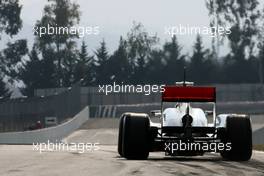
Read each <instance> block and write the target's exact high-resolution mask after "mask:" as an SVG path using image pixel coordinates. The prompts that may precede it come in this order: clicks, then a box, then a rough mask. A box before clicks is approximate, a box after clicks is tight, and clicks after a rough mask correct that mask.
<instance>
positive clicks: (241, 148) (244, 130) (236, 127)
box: [221, 117, 252, 161]
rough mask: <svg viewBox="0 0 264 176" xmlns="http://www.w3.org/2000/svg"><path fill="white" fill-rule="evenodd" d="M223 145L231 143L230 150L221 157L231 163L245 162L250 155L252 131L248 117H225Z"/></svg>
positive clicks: (223, 152)
mask: <svg viewBox="0 0 264 176" xmlns="http://www.w3.org/2000/svg"><path fill="white" fill-rule="evenodd" d="M222 142H224V143H231V150H225V151H222V152H221V156H222V157H223V158H225V159H228V160H233V161H247V160H249V159H250V158H251V155H252V129H251V121H250V118H248V117H227V119H226V130H225V136H224V137H223V141H222Z"/></svg>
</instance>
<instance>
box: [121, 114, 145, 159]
mask: <svg viewBox="0 0 264 176" xmlns="http://www.w3.org/2000/svg"><path fill="white" fill-rule="evenodd" d="M122 123H123V129H122V130H123V134H122V156H123V157H125V158H127V159H147V158H148V155H149V131H150V120H149V117H148V115H147V114H133V113H130V114H125V115H124V119H123V122H122Z"/></svg>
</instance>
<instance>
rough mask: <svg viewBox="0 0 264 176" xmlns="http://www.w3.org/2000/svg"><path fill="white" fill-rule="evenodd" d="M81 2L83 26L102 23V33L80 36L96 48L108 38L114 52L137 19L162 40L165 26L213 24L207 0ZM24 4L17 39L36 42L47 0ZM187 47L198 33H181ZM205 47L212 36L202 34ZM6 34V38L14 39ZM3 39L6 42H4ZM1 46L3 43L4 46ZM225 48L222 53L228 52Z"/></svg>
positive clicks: (24, 1)
mask: <svg viewBox="0 0 264 176" xmlns="http://www.w3.org/2000/svg"><path fill="white" fill-rule="evenodd" d="M75 2H76V3H78V4H79V5H80V11H81V22H80V26H99V29H100V33H99V35H86V36H85V37H84V38H81V39H79V43H80V42H81V41H82V40H84V41H85V42H86V43H87V44H88V47H89V49H90V51H94V50H95V49H96V48H97V47H98V46H99V44H100V42H101V41H102V40H103V39H104V40H105V41H106V44H107V48H108V49H109V51H110V52H113V51H114V50H115V49H116V48H117V46H118V41H119V38H120V35H122V36H126V34H127V32H128V31H129V30H130V29H131V27H132V24H133V21H135V22H141V23H142V24H143V25H144V26H145V28H146V30H147V31H148V32H149V33H150V34H151V35H152V34H157V35H158V37H159V38H160V43H161V44H163V43H164V42H165V41H169V40H170V36H169V35H167V34H165V27H168V26H178V25H179V24H181V25H190V26H198V27H203V26H207V27H209V17H208V10H207V9H206V6H205V0H181V1H179V0H165V1H164V0H133V1H132V0H111V1H109V0H75ZM20 3H21V4H22V5H23V8H22V14H21V18H22V20H23V28H22V30H21V31H20V33H19V34H18V35H17V36H16V37H14V39H19V38H26V39H28V41H29V46H32V43H33V41H34V36H33V30H32V29H33V26H34V24H35V22H36V20H39V19H41V16H42V14H43V7H44V6H45V4H47V0H37V1H36V0H20ZM177 37H178V40H179V42H180V44H181V45H182V47H183V52H185V53H187V52H191V49H192V47H193V44H194V41H195V37H196V36H195V35H184V36H177ZM202 37H203V41H204V45H205V47H210V45H211V38H210V36H206V35H204V36H202ZM12 40H13V39H10V38H9V37H3V41H4V42H7V41H12ZM4 42H2V45H3V43H4ZM0 46H1V45H0ZM225 50H226V49H225V48H223V49H222V50H221V52H223V53H224V52H225Z"/></svg>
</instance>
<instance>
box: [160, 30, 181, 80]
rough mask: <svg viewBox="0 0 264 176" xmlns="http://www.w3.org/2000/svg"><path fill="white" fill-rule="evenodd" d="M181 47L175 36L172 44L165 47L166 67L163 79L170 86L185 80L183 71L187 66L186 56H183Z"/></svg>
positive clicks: (168, 43) (167, 43)
mask: <svg viewBox="0 0 264 176" xmlns="http://www.w3.org/2000/svg"><path fill="white" fill-rule="evenodd" d="M181 50H182V48H181V46H180V45H179V43H178V41H177V38H176V36H175V35H174V36H173V37H172V39H171V41H170V42H166V43H165V44H164V46H163V52H164V59H165V67H164V70H163V79H164V80H166V81H167V83H168V84H174V83H175V82H176V81H181V80H182V79H183V70H184V66H185V56H184V55H182V54H181Z"/></svg>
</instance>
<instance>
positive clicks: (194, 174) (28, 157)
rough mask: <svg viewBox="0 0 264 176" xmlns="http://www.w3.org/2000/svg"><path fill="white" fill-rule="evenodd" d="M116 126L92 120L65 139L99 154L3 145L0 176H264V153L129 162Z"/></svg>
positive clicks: (154, 156) (161, 156)
mask: <svg viewBox="0 0 264 176" xmlns="http://www.w3.org/2000/svg"><path fill="white" fill-rule="evenodd" d="M117 123H118V120H113V119H96V120H94V119H92V120H89V121H88V122H87V123H86V124H84V125H83V126H82V127H81V129H79V130H77V131H76V132H74V133H72V134H71V135H70V136H68V137H67V138H65V139H64V142H68V143H94V142H97V143H100V145H99V147H100V149H99V150H96V151H94V150H93V151H85V152H84V153H81V152H80V151H79V152H78V151H72V150H71V151H65V150H64V151H43V152H42V153H40V151H38V150H33V146H31V145H1V146H0V156H1V158H0V163H1V164H0V175H1V176H6V175H7V176H24V175H25V176H90V175H91V176H101V175H102V176H104V175H105V176H109V175H115V176H116V175H117V176H119V175H120V176H123V175H124V176H125V175H151V176H156V175H180V176H183V175H188V176H189V175H190V176H199V175H203V176H204V175H205V176H207V175H208V176H220V175H221V176H222V175H223V176H248V175H249V176H263V175H264V152H259V151H254V152H253V157H252V159H251V160H250V161H247V162H232V161H225V160H223V159H222V158H221V157H220V156H219V154H213V153H208V154H205V155H204V156H199V157H173V158H172V157H165V156H164V153H163V152H155V153H150V156H149V159H148V160H126V159H124V158H121V157H120V156H119V155H118V153H117V146H116V143H117V128H116V127H117Z"/></svg>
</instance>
